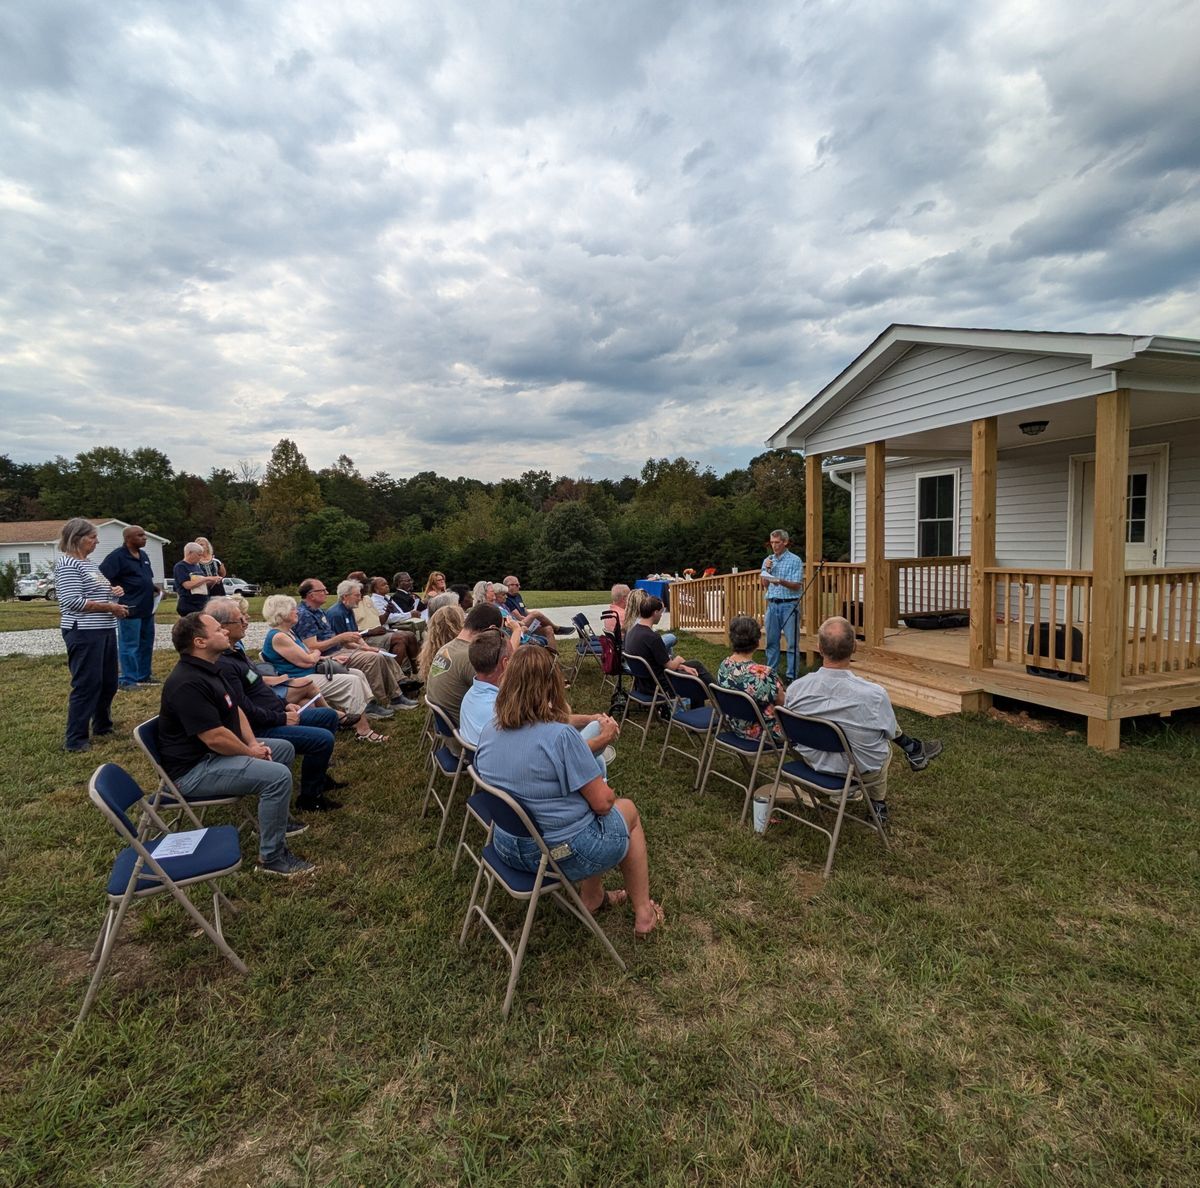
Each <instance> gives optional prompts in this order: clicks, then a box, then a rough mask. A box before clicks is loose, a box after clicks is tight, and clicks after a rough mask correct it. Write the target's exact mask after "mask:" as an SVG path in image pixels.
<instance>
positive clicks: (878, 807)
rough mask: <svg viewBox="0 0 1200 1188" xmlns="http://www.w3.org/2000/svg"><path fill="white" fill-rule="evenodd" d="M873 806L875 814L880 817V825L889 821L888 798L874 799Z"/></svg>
mask: <svg viewBox="0 0 1200 1188" xmlns="http://www.w3.org/2000/svg"><path fill="white" fill-rule="evenodd" d="M871 807H872V808H873V809H874V810H875V815H876V816H877V817H878V818H879V823H880V825H886V824H887V823H888V806H887V801H886V800H872V801H871Z"/></svg>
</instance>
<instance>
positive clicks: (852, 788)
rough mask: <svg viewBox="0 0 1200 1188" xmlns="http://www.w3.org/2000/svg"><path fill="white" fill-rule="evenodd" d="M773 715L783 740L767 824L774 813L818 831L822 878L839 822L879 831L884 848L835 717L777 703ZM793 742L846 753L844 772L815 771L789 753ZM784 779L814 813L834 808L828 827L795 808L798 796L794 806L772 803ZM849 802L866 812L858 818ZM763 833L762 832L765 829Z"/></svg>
mask: <svg viewBox="0 0 1200 1188" xmlns="http://www.w3.org/2000/svg"><path fill="white" fill-rule="evenodd" d="M775 720H776V721H777V722H778V723H779V726H780V729H782V730H783V734H784V737H785V738H786V739H787V742H788V745H787V748H785V749H783V750H781V751H780V753H779V766H778V768H776V771H775V780H774V782H773V783H772V785H771V796H770V801H769V803H768V805H767V821H768V824H769V823H770V820H771V813H772V812H778V813H779V814H780V815H781V816H784V817H788V818H790V819H791V820H793V821H799V822H800V824H801V825H807V826H808V827H809V828H810V829H815V830H816V831H817V832H818V833H823V834H824V835H825V836H826V837H827V838H828V839H829V846H828V848H827V849H826V851H825V871H824V875H825V878H829V874H830V872H831V871H832V870H833V856H834V853H835V852H836V851H837V845H838V838H839V837H840V836H841V833H842V822H843V821H853V822H854V823H855V824H856V825H862V826H863V827H864V828H866V829H871V830H874V831H875V832H876V833H877V834H879V838H880V840H881V841H882V842H883V845H884V848H885V849H890V843H889V842H888V836H887V829H886V828H885V827H884V824H883V822H882V821H881V820H880V818H879V814H878V813H877V812H876V811H875V804H874V802H873V801H872V800H871V797H870V796H869V795H868V793H867V789H866V787H865V786H864V785H863V779H862V773H861V772H860V771H859V769H858V764H857V763H856V762H855V760H854V752H853V751H852V750H851V749H850V744H849V743H848V742H847V741H846V736H845V734H844V733H843V732H842V728H841V727H840V726H838V725H837V724H836V723H835V722H829V721H827V720H826V719H824V718H812V717H809V716H808V715H806V714H798V713H795V712H794V711H793V710H789V709H785V708H784V707H783V706H777V707H776V709H775ZM795 747H805V748H807V749H808V750H810V751H824V752H826V753H828V754H832V755H844V756H845V758H846V773H845V775H833V774H831V773H830V772H825V771H818V770H817V769H816V768H815V767H812V766H810V765H809V764H808V763H806V762H805V761H804V760H803V759H801V758H800V757H799V756H798V755H796V754H795V752H794V750H793V748H795ZM784 780H786V781H787V782H788V783H789V784H792V785H794V786H795V787H796V788H798V789H800V790H801V791H803V792H805V793H807V794H808V799H809V801H810V802H811V806H812V808H813V809H814V811H816V812H818V813H820V812H836V814H837V816H836V818H835V819H834V822H833V828H832V829H827V828H826V827H825V826H824V825H822V824H820V822H818V821H815V820H813V819H812V818H811V817H807V816H805V815H804V814H803V812H801V811H800V809H801V807H802V805H803V802H802V801H801V800H799V799H797V800H796V802H795V805H794V807H784V806H783V805H782V804H777V803H776V798H777V797H778V795H779V785H780V783H781V782H782V781H784ZM851 802H854V803H860V802H861V803H863V804H865V805H866V809H867V814H868V815H867V816H866V817H860V816H858V815H857V814H856V813H849V812H847V811H846V807H847V805H848V804H850V803H851ZM763 833H764V834H765V833H766V830H765V829H764V830H763Z"/></svg>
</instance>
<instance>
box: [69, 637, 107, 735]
mask: <svg viewBox="0 0 1200 1188" xmlns="http://www.w3.org/2000/svg"><path fill="white" fill-rule="evenodd" d="M63 640H64V641H65V643H66V645H67V667H68V668H69V669H70V670H71V696H70V699H69V700H68V702H67V737H66V746H67V747H68V748H75V747H81V746H83V744H84V743H86V742H87V741H88V732H89V728H91V729H94V730H95V732H96V733H97V734H111V733H112V728H113V720H112V702H113V697H114V696H115V694H116V692H117V633H116V632H115V631H114V630H113V629H112V628H111V627H98V628H95V629H94V630H91V631H84V630H83V629H82V628H79V627H71V628H68V629H67V630H66V631H64V632H63Z"/></svg>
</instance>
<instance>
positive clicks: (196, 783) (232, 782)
mask: <svg viewBox="0 0 1200 1188" xmlns="http://www.w3.org/2000/svg"><path fill="white" fill-rule="evenodd" d="M268 745H269V746H270V748H271V758H270V759H251V758H250V757H249V756H248V755H218V754H216V753H215V752H212V751H210V752H209V753H208V754H207V755H205V756H204V758H203V759H201V760H200V762H199V763H197V764H196V766H195V767H193V768H192V769H191V771H189V772H185V773H184V774H183V775H181V776H180V777H179V778H178V779H176V781H175V787H177V788H178V789H179V791H180V792H182V793H183V794H184V795H185V796H195V795H197V794H198V793H201V792H203V793H204V794H205V795H206V796H257V797H258V852H259V856H260V858H261V859H262V861H263V862H270V861H271V859H272V858H278V857H279V855H280V854H282V853H283V849H284V839H285V837H286V835H287V823H288V806H289V804H290V802H291V799H292V771H291V767H292V761H293V760H294V759H295V758H296V751H295V749H294V748H293V746H292V744H291V743H290V742H288V741H287V739H283V738H276V739H273V740H272V741H271V742H270V743H269V744H268Z"/></svg>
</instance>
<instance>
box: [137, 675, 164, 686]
mask: <svg viewBox="0 0 1200 1188" xmlns="http://www.w3.org/2000/svg"><path fill="white" fill-rule="evenodd" d="M138 684H139V685H161V684H162V681H160V680H159V679H158V677H147V678H146V679H145V680H144V681H138Z"/></svg>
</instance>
